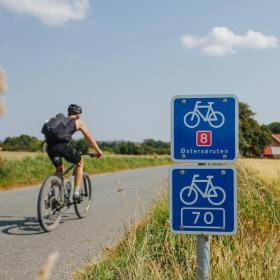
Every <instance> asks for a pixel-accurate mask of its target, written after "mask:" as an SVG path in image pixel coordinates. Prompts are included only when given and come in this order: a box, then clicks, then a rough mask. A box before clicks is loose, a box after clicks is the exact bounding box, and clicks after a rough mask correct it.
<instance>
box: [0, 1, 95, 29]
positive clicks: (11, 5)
mask: <svg viewBox="0 0 280 280" xmlns="http://www.w3.org/2000/svg"><path fill="white" fill-rule="evenodd" d="M89 6H90V4H89V0H0V8H1V7H2V8H5V9H6V10H9V11H12V12H15V13H18V14H24V15H31V16H35V17H37V18H39V19H40V20H41V22H42V23H45V24H50V25H62V24H64V23H66V22H68V21H70V20H83V19H85V17H86V13H87V10H88V8H89Z"/></svg>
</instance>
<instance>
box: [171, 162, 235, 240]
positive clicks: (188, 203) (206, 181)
mask: <svg viewBox="0 0 280 280" xmlns="http://www.w3.org/2000/svg"><path fill="white" fill-rule="evenodd" d="M170 173H171V174H170V222H171V229H172V231H173V232H174V233H190V234H202V233H205V234H217V235H230V234H234V233H235V232H236V227H237V209H236V208H237V202H236V193H237V186H236V171H235V169H234V168H230V167H210V166H207V167H202V166H201V167H194V166H188V167H184V166H177V167H173V168H171V170H170Z"/></svg>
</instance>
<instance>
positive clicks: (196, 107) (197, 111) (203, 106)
mask: <svg viewBox="0 0 280 280" xmlns="http://www.w3.org/2000/svg"><path fill="white" fill-rule="evenodd" d="M200 103H201V101H197V102H196V104H195V107H194V110H193V114H195V113H196V114H198V115H199V116H200V117H201V118H202V119H203V120H204V121H208V120H209V116H210V115H212V114H213V116H215V111H214V109H213V106H212V105H213V104H214V102H208V105H199V104H200ZM202 108H207V109H208V110H207V113H206V116H204V115H203V114H202V113H201V112H200V110H199V109H202ZM213 120H216V118H215V119H213Z"/></svg>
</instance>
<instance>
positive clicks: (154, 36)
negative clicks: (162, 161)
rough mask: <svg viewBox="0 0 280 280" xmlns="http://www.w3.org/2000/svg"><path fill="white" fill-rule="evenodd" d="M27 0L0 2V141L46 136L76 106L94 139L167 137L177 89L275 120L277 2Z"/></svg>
mask: <svg viewBox="0 0 280 280" xmlns="http://www.w3.org/2000/svg"><path fill="white" fill-rule="evenodd" d="M27 2H28V1H26V0H0V36H1V37H0V66H1V67H2V68H4V69H5V72H6V74H7V77H8V91H7V92H6V96H5V102H6V105H7V113H6V115H5V116H4V117H3V118H2V119H1V120H0V139H4V138H5V137H7V136H16V135H20V134H29V135H34V136H37V137H41V138H42V135H41V134H40V129H41V126H42V123H43V122H44V121H45V120H46V119H48V118H49V117H51V116H52V115H54V114H56V113H58V112H65V111H66V108H67V106H68V104H70V103H78V104H81V105H82V107H83V109H84V114H83V119H84V121H85V122H86V124H87V125H88V127H89V129H90V130H91V131H92V134H93V136H95V138H96V139H97V140H116V139H118V140H119V139H125V140H134V141H141V140H143V139H146V138H150V137H151V138H155V139H161V140H169V139H170V100H171V97H172V96H173V95H180V94H190V95H194V94H235V95H237V96H238V98H239V99H240V100H241V101H243V102H246V103H248V104H249V105H250V107H251V109H252V110H253V111H254V112H256V113H257V115H256V118H257V120H258V121H259V122H260V123H262V124H263V123H264V124H268V123H270V122H273V121H279V110H278V108H279V103H280V102H279V101H280V97H279V93H278V91H279V88H280V78H279V75H280V74H279V73H280V71H279V70H280V63H279V62H280V51H279V42H278V38H280V31H279V18H280V15H279V11H280V3H279V1H246V2H245V1H239V0H236V1H225V0H223V1H215V0H212V1H205V0H204V1H202V0H198V1H186V0H184V1H183V0H177V1H171V0H170V1H169V0H166V1H159V0H154V1H148V0H142V1H132V0H118V1H113V0H111V1H109V0H108V1H106V0H92V1H87V0H70V1H66V0H32V1H29V2H28V3H27ZM215 27H220V29H215ZM221 27H223V28H222V29H221ZM213 28H214V29H213ZM250 30H251V31H254V32H253V33H252V32H251V33H250V32H249V33H248V31H250ZM184 35H185V38H186V36H187V43H186V40H185V43H184V42H183V41H182V38H183V36H184Z"/></svg>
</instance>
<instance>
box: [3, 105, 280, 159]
mask: <svg viewBox="0 0 280 280" xmlns="http://www.w3.org/2000/svg"><path fill="white" fill-rule="evenodd" d="M272 133H280V122H273V123H271V124H269V125H260V124H259V123H258V122H257V121H256V119H255V113H254V112H253V111H252V110H251V109H250V107H249V105H248V104H245V103H242V102H240V103H239V150H240V154H241V155H242V156H244V157H258V156H260V155H261V151H262V149H263V148H264V147H265V146H267V145H269V144H270V143H271V140H272V139H271V135H272ZM73 143H74V145H75V146H76V147H77V148H78V149H80V150H81V151H84V152H86V151H88V149H89V145H88V143H87V142H86V140H85V139H80V140H74V141H73ZM98 144H99V146H100V147H101V149H102V150H104V151H106V152H109V153H114V154H127V155H150V154H158V155H163V154H170V143H169V142H164V141H160V140H158V141H157V140H154V139H146V140H144V141H143V142H141V143H136V142H132V141H99V142H98ZM42 146H43V141H41V140H39V139H37V138H36V137H31V136H29V135H21V136H19V137H7V138H6V139H5V140H4V141H3V142H0V147H1V148H2V149H3V150H6V151H32V152H33V151H40V150H42Z"/></svg>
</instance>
